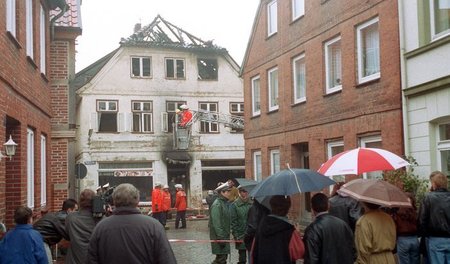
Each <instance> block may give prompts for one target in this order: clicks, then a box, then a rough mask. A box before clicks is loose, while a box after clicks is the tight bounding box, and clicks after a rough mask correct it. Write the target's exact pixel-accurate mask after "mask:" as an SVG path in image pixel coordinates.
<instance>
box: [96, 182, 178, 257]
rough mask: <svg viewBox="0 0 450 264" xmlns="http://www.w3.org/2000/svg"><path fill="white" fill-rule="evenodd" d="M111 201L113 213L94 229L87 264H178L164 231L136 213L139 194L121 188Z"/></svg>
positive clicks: (124, 186) (133, 188)
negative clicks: (113, 207)
mask: <svg viewBox="0 0 450 264" xmlns="http://www.w3.org/2000/svg"><path fill="white" fill-rule="evenodd" d="M112 198H113V202H114V206H115V209H114V211H113V214H112V215H111V216H110V217H107V218H105V219H103V220H102V221H101V222H99V223H98V225H97V226H96V227H95V230H94V232H93V234H92V237H91V240H90V242H89V249H88V252H89V253H88V261H87V263H108V264H114V263H118V264H119V263H120V264H121V263H147V264H157V263H164V264H175V263H177V262H176V259H175V256H174V254H173V251H172V248H171V246H170V244H169V241H168V240H167V237H166V233H165V230H164V227H163V226H162V225H161V224H160V223H159V222H158V221H157V220H156V219H154V218H152V217H148V216H145V215H142V214H141V212H140V211H139V209H137V206H138V203H139V190H138V189H136V187H134V186H133V185H131V184H129V183H124V184H120V185H119V186H117V187H116V188H115V189H114V192H113V194H112Z"/></svg>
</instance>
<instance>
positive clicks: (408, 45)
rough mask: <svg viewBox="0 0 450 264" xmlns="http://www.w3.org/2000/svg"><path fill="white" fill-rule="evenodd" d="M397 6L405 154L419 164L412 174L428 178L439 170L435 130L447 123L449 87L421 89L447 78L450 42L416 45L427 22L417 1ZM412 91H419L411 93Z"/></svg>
mask: <svg viewBox="0 0 450 264" xmlns="http://www.w3.org/2000/svg"><path fill="white" fill-rule="evenodd" d="M426 1H427V2H429V0H426ZM424 3H425V2H424ZM399 7H400V19H401V23H400V25H401V26H402V25H403V27H401V28H400V34H401V36H402V41H401V42H402V43H401V49H402V53H403V57H402V60H403V61H404V66H403V74H404V76H403V80H404V83H403V89H404V90H405V91H407V93H409V95H406V96H405V97H404V102H405V103H404V113H405V114H404V118H405V120H406V122H405V136H406V138H405V145H406V150H409V153H406V155H411V156H413V157H414V158H415V159H416V161H417V163H418V164H419V165H418V167H417V168H416V169H415V172H416V173H417V174H418V175H420V176H422V177H423V178H428V176H429V174H430V173H431V172H432V171H435V170H441V168H442V167H441V166H442V164H441V160H440V153H439V151H438V149H437V141H438V130H437V129H438V125H439V124H442V122H446V123H448V122H450V86H448V85H447V86H445V85H444V87H439V88H437V89H426V88H424V89H422V88H421V87H425V86H426V85H427V84H429V83H433V82H436V81H437V80H440V79H442V78H445V77H448V76H449V75H450V67H449V66H448V65H449V64H448V62H449V61H450V43H449V42H448V41H447V42H446V43H443V44H440V45H433V42H434V41H431V42H430V43H427V44H422V46H420V43H421V42H420V38H421V37H422V38H424V36H420V32H419V27H424V26H426V25H424V24H423V22H421V21H425V24H427V23H429V21H426V20H424V19H421V18H420V17H419V14H420V13H421V12H419V9H418V0H399ZM420 11H422V13H424V12H429V11H423V10H420ZM422 34H423V33H422ZM448 37H449V36H444V37H443V38H448ZM435 41H436V40H435ZM422 42H423V41H422ZM432 45H433V46H432ZM427 46H428V47H427ZM421 49H422V50H421ZM411 54H412V55H411ZM415 88H419V89H422V90H420V92H413V93H411V90H414V89H415Z"/></svg>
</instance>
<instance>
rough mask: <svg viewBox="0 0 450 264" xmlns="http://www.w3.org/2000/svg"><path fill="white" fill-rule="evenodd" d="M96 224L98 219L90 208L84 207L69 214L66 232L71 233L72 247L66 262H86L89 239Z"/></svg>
mask: <svg viewBox="0 0 450 264" xmlns="http://www.w3.org/2000/svg"><path fill="white" fill-rule="evenodd" d="M95 224H96V219H95V218H94V217H93V216H92V211H90V210H86V209H82V210H80V211H78V212H73V213H70V214H69V215H68V216H67V218H66V232H67V234H68V235H69V239H70V247H69V251H68V252H67V256H66V261H65V263H66V264H71V263H74V264H85V263H86V259H87V249H88V245H89V239H90V238H91V234H92V231H94V228H95Z"/></svg>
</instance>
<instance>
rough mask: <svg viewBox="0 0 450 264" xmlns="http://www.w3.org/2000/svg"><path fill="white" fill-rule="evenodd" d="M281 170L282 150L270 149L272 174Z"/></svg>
mask: <svg viewBox="0 0 450 264" xmlns="http://www.w3.org/2000/svg"><path fill="white" fill-rule="evenodd" d="M279 171H280V150H279V149H272V150H271V151H270V175H273V174H275V173H277V172H279Z"/></svg>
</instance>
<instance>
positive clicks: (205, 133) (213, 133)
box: [199, 131, 220, 135]
mask: <svg viewBox="0 0 450 264" xmlns="http://www.w3.org/2000/svg"><path fill="white" fill-rule="evenodd" d="M199 134H202V135H219V134H220V131H217V132H199Z"/></svg>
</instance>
